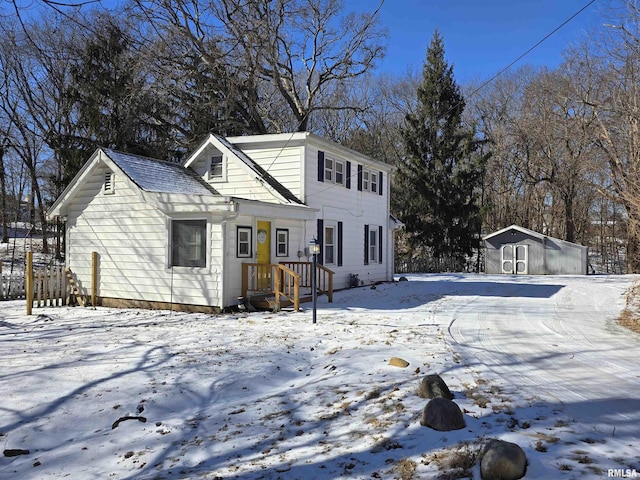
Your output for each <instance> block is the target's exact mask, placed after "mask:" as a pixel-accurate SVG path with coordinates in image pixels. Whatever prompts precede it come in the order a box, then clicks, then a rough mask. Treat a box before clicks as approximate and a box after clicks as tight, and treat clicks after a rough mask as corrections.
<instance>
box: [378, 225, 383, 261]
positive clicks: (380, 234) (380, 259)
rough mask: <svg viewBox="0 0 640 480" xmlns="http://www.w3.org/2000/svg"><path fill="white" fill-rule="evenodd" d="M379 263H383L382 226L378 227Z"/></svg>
mask: <svg viewBox="0 0 640 480" xmlns="http://www.w3.org/2000/svg"><path fill="white" fill-rule="evenodd" d="M378 257H379V258H378V263H382V225H380V226H378Z"/></svg>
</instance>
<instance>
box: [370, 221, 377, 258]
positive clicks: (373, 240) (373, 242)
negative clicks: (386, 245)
mask: <svg viewBox="0 0 640 480" xmlns="http://www.w3.org/2000/svg"><path fill="white" fill-rule="evenodd" d="M377 260H378V229H377V228H376V227H374V226H373V225H371V226H370V227H369V263H377Z"/></svg>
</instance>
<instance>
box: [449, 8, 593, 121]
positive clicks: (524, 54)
mask: <svg viewBox="0 0 640 480" xmlns="http://www.w3.org/2000/svg"><path fill="white" fill-rule="evenodd" d="M594 3H596V0H590V1H589V2H588V3H587V4H586V5H585V6H584V7H582V8H581V9H580V10H578V11H577V12H576V13H574V14H573V15H571V16H570V17H569V18H567V19H566V20H565V21H564V22H562V23H561V24H560V25H558V26H557V27H556V28H554V29H553V30H552V31H551V32H549V33H548V34H547V35H545V36H544V37H543V38H542V39H541V40H539V41H538V42H537V43H536V44H535V45H533V46H532V47H531V48H529V49H528V50H527V51H526V52H524V53H523V54H522V55H520V56H519V57H518V58H516V59H515V60H514V61H513V62H511V63H510V64H509V65H507V66H506V67H504V68H503V69H502V70H500V71H499V72H498V73H496V74H495V75H494V76H493V77H491V78H489V80H487V81H486V82H484V83H483V84H482V85H480V86H479V87H478V88H476V89H475V90H474V91H472V92H471V94H470V95H469V96H473V95H475V94H476V93H478V92H479V91H480V90H482V89H483V88H484V87H486V86H487V85H489V84H490V83H491V82H493V81H494V80H495V79H496V78H498V77H499V76H500V75H502V74H503V73H504V72H506V71H507V70H509V69H510V68H511V67H513V66H514V65H515V64H516V63H518V62H519V61H520V60H522V59H523V58H524V57H526V56H527V55H529V54H530V53H531V52H532V51H533V50H535V49H536V48H538V47H539V46H540V45H541V44H542V43H544V42H545V41H546V40H548V39H549V37H551V36H552V35H553V34H555V33H556V32H557V31H558V30H560V29H561V28H562V27H564V26H565V25H566V24H567V23H569V22H571V21H572V20H573V19H574V18H576V17H577V16H578V15H580V14H581V13H582V12H583V11H585V10H586V9H587V8H589V7H590V6H591V5H592V4H594ZM447 113H448V112H447Z"/></svg>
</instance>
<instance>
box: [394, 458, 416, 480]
mask: <svg viewBox="0 0 640 480" xmlns="http://www.w3.org/2000/svg"><path fill="white" fill-rule="evenodd" d="M417 466H418V464H417V463H416V462H414V461H413V460H411V459H410V458H403V459H402V460H400V461H399V462H398V464H397V465H396V472H397V473H398V475H399V476H400V478H401V479H402V480H412V479H413V478H414V475H415V473H416V468H417Z"/></svg>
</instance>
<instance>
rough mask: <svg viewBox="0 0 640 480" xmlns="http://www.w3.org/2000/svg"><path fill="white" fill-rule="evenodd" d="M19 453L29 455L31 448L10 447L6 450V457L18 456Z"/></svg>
mask: <svg viewBox="0 0 640 480" xmlns="http://www.w3.org/2000/svg"><path fill="white" fill-rule="evenodd" d="M18 455H29V450H23V449H21V448H8V449H6V450H5V451H4V456H5V457H17V456H18Z"/></svg>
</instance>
